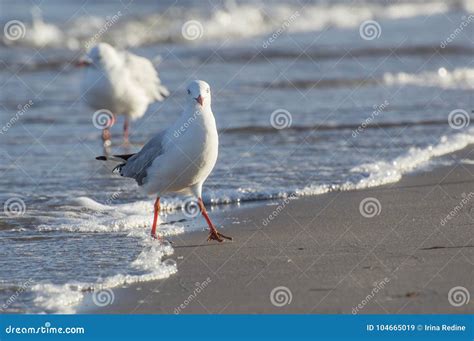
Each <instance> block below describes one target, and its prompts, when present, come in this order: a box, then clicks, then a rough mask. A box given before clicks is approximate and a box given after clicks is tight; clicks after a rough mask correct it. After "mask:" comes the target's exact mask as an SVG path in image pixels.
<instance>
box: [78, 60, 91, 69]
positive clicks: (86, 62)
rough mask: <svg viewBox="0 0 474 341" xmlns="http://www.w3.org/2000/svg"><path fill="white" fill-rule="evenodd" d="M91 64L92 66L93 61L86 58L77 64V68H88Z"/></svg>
mask: <svg viewBox="0 0 474 341" xmlns="http://www.w3.org/2000/svg"><path fill="white" fill-rule="evenodd" d="M91 64H92V61H91V60H90V59H86V58H81V59H79V60H78V61H77V62H76V63H75V65H76V67H86V66H89V65H91Z"/></svg>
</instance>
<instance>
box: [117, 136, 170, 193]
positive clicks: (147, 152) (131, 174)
mask: <svg viewBox="0 0 474 341" xmlns="http://www.w3.org/2000/svg"><path fill="white" fill-rule="evenodd" d="M164 137H165V131H162V132H161V133H159V134H158V135H156V136H155V137H154V138H152V139H151V140H150V141H148V143H147V144H146V145H144V146H143V148H142V150H140V151H139V152H138V153H136V154H135V155H133V156H132V157H131V158H130V159H128V160H127V162H126V163H123V164H121V165H120V166H118V169H119V172H120V175H121V176H125V177H127V178H133V179H135V180H136V182H137V183H138V185H140V186H141V185H143V179H144V178H145V177H146V176H147V170H148V168H149V167H150V166H151V164H152V163H153V161H154V160H155V159H156V158H157V157H158V156H159V155H161V154H163V152H164V150H163V138H164Z"/></svg>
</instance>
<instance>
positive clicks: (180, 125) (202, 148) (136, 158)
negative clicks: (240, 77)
mask: <svg viewBox="0 0 474 341" xmlns="http://www.w3.org/2000/svg"><path fill="white" fill-rule="evenodd" d="M187 94H188V96H187V103H186V107H185V109H184V111H183V113H182V115H181V117H180V118H179V119H178V120H177V121H176V122H175V123H174V124H173V125H172V126H170V127H169V128H168V129H166V130H164V131H162V132H160V133H159V134H157V135H156V136H155V137H153V138H152V139H151V140H150V141H149V142H148V143H147V144H146V145H145V146H144V147H143V148H142V150H140V151H139V152H138V153H136V154H129V155H114V156H112V157H108V156H99V157H97V159H98V160H115V161H120V162H122V163H121V164H120V165H118V166H117V167H115V168H114V170H115V169H118V171H119V173H120V175H121V176H124V177H127V178H133V179H135V180H136V182H137V184H138V185H139V186H140V187H142V188H143V190H144V191H145V192H146V193H147V194H149V195H151V194H154V195H156V201H155V205H154V217H153V226H152V229H151V235H152V237H153V238H157V235H156V226H157V222H158V213H159V211H160V197H161V196H162V195H164V194H167V193H180V194H185V195H194V196H195V197H197V199H198V200H197V203H198V206H199V209H200V210H201V213H202V215H203V216H204V218H205V219H206V222H207V224H208V225H209V230H210V233H209V238H208V241H210V240H217V241H219V242H222V241H223V239H228V240H232V238H230V237H227V236H225V235H223V234H221V233H219V232H217V229H216V227H215V226H214V224H213V223H212V221H211V219H210V218H209V216H208V214H207V212H206V208H205V207H204V204H203V201H202V195H201V193H202V185H203V183H204V181H206V179H207V177H208V176H209V174H210V173H211V171H212V169H213V168H214V165H215V164H216V160H217V153H218V148H219V138H218V135H217V128H216V121H215V119H214V115H213V114H212V110H211V90H210V87H209V84H207V83H206V82H204V81H200V80H196V81H192V82H191V83H190V84H189V86H188V88H187ZM124 161H125V162H124Z"/></svg>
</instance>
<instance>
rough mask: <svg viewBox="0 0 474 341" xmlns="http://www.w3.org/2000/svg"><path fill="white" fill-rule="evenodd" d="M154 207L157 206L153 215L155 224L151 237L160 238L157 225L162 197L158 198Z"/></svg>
mask: <svg viewBox="0 0 474 341" xmlns="http://www.w3.org/2000/svg"><path fill="white" fill-rule="evenodd" d="M154 208H155V213H154V216H153V226H152V228H151V237H152V238H153V239H160V238H159V237H157V235H156V225H157V223H158V214H159V213H160V197H158V198H156V200H155V205H154Z"/></svg>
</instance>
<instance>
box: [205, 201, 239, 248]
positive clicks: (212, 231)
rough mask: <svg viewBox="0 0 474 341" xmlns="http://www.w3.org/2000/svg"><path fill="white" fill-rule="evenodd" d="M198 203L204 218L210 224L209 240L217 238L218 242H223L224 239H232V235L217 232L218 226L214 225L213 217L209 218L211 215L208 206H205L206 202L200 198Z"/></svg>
mask: <svg viewBox="0 0 474 341" xmlns="http://www.w3.org/2000/svg"><path fill="white" fill-rule="evenodd" d="M198 205H199V209H200V210H201V213H202V215H203V216H204V219H206V222H207V225H209V230H210V231H209V237H208V238H207V241H211V240H217V241H218V242H223V241H224V239H227V240H232V237H227V236H225V235H223V234H222V233H219V232H217V229H216V227H215V226H214V224H213V223H212V221H211V219H210V218H209V215H208V214H207V211H206V207H205V206H204V203H203V202H202V199H201V198H198ZM222 238H224V239H222Z"/></svg>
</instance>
